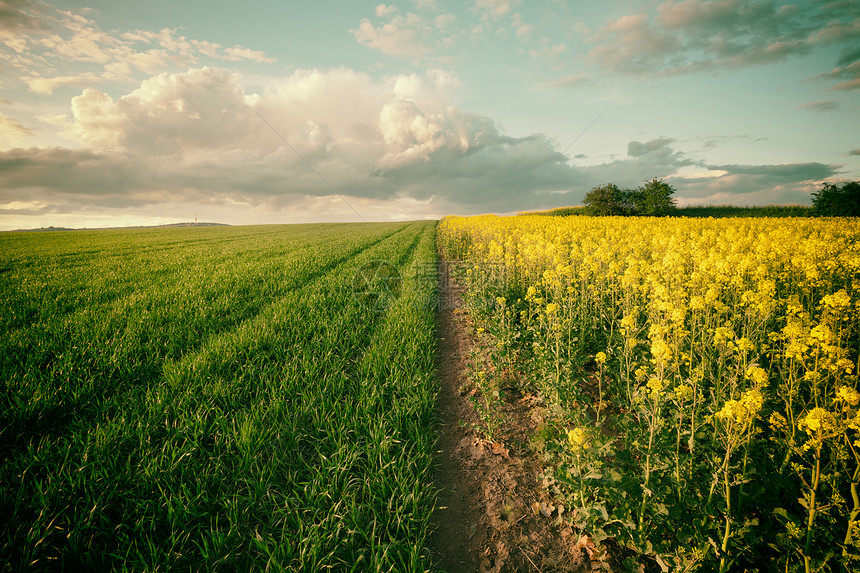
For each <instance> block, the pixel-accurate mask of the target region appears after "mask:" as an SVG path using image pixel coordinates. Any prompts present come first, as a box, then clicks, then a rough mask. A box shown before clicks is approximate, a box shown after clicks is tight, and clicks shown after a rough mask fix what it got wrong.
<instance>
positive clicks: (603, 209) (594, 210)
mask: <svg viewBox="0 0 860 573" xmlns="http://www.w3.org/2000/svg"><path fill="white" fill-rule="evenodd" d="M627 195H628V192H627V191H622V190H621V189H619V188H618V186H617V185H616V184H615V183H607V184H606V185H598V186H597V187H595V188H594V189H592V190H591V191H589V192H588V193H587V194H586V195H585V198H583V200H582V204H583V205H585V206H586V207H587V208H588V211H589V214H591V215H626V214H627Z"/></svg>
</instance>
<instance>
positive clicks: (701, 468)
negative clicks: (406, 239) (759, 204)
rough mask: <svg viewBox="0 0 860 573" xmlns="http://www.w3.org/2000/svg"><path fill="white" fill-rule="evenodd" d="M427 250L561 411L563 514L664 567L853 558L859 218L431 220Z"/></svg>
mask: <svg viewBox="0 0 860 573" xmlns="http://www.w3.org/2000/svg"><path fill="white" fill-rule="evenodd" d="M438 244H439V248H440V251H441V253H442V256H443V257H445V258H448V259H462V260H464V261H467V262H469V264H470V269H471V270H470V274H469V277H470V281H469V284H470V292H469V297H470V299H471V300H473V301H477V300H481V301H491V303H490V304H484V305H483V307H482V308H484V309H485V312H484V316H485V321H486V325H487V326H486V328H487V329H488V331H490V332H492V333H493V334H494V335H495V336H496V338H497V340H498V344H497V345H496V349H497V351H498V353H497V357H498V359H499V360H506V361H508V362H509V363H511V364H515V365H516V366H517V368H518V369H519V370H520V371H521V372H522V374H523V379H524V380H526V381H527V384H530V385H531V386H532V387H533V388H534V390H535V392H537V393H538V394H540V396H541V397H542V398H543V399H544V401H545V402H547V403H548V404H555V406H556V410H555V411H560V412H562V414H561V415H559V416H558V417H557V419H556V420H555V422H554V423H555V428H556V429H557V431H558V433H557V435H558V439H557V440H556V442H557V443H555V446H554V448H555V449H554V450H553V448H550V449H551V450H552V451H554V452H555V455H554V458H553V460H554V461H553V462H552V463H550V464H549V467H548V476H549V477H550V478H551V479H549V483H550V484H551V485H552V484H556V485H554V486H553V487H555V491H557V495H558V496H559V497H561V498H564V499H562V501H567V503H568V504H571V503H572V504H573V505H574V506H576V505H577V504H578V505H579V506H580V510H579V511H578V512H573V515H572V517H571V518H570V519H572V520H574V525H577V526H579V527H580V528H581V529H582V530H583V531H585V532H586V533H589V534H592V535H594V536H595V539H597V538H602V537H607V536H613V537H616V538H617V539H618V540H620V541H622V542H623V543H626V544H627V545H630V546H632V547H634V548H636V549H637V550H639V551H640V552H641V553H645V554H650V555H651V556H652V557H653V558H654V559H657V560H658V561H659V562H660V563H661V564H663V565H666V567H670V568H671V567H675V568H678V570H683V569H684V568H688V569H689V570H695V569H698V568H701V570H711V569H719V570H723V571H725V570H729V569H730V568H731V569H736V568H738V567H748V568H764V569H771V568H779V569H786V568H788V569H794V568H798V569H800V570H806V571H810V570H813V569H815V568H816V567H819V566H823V565H825V564H827V565H836V564H837V563H838V564H840V565H841V566H843V567H847V568H848V569H849V570H851V569H853V570H857V569H856V568H857V567H860V562H858V561H857V558H858V557H857V556H858V555H860V496H858V487H860V486H858V484H860V441H858V437H860V436H858V435H857V432H858V430H859V429H860V407H858V405H860V393H858V391H857V371H858V346H860V336H858V332H860V221H858V220H857V219H806V218H805V219H787V218H783V219H764V218H761V219H752V218H750V219H689V218H683V219H681V218H635V217H633V218H620V217H600V218H598V217H584V216H577V217H566V218H554V217H542V216H516V217H496V216H480V217H468V218H462V217H449V218H446V219H444V220H443V221H442V222H441V223H440V225H439V232H438ZM492 301H495V302H492ZM586 377H588V378H590V379H591V380H593V379H594V378H597V379H598V380H597V381H598V382H599V388H600V389H599V395H598V396H597V397H596V398H595V397H594V396H591V397H587V396H584V395H583V394H582V392H581V391H579V390H577V388H578V387H579V385H578V384H577V381H578V380H582V379H584V378H586ZM583 403H585V404H589V406H588V407H587V408H584V407H583V406H582V404H583ZM603 426H606V427H607V428H609V429H608V430H607V428H603ZM579 428H584V430H583V431H584V432H587V434H588V436H591V437H593V438H595V439H587V438H586V434H585V433H582V432H580V431H579ZM574 430H577V431H576V432H575V433H574ZM607 435H612V436H614V437H612V438H607V437H606V436H607ZM570 436H573V437H570ZM601 436H603V438H602V439H597V438H600V437H601ZM585 444H589V447H591V450H590V451H591V454H590V458H589V460H586V461H588V463H586V462H585V461H583V460H585V458H583V454H582V451H581V450H582V448H583V447H584V445H585ZM573 449H575V450H576V452H575V455H574V454H573V453H572V450H573ZM589 464H590V465H589ZM586 466H587V467H586ZM595 476H596V477H595ZM595 508H596V509H595Z"/></svg>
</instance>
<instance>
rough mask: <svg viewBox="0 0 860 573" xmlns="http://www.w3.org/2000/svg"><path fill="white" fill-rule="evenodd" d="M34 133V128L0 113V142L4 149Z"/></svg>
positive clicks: (22, 141) (15, 144) (13, 145)
mask: <svg viewBox="0 0 860 573" xmlns="http://www.w3.org/2000/svg"><path fill="white" fill-rule="evenodd" d="M35 135H36V132H35V130H33V129H30V128H28V127H24V126H23V125H21V122H19V121H18V120H16V119H13V118H11V117H9V116H7V115H5V114H2V113H0V141H2V142H3V143H2V144H0V145H2V146H3V148H5V149H10V148H12V147H16V146H18V145H21V144H22V143H24V142H25V141H26V140H27V139H30V138H32V137H34V136H35Z"/></svg>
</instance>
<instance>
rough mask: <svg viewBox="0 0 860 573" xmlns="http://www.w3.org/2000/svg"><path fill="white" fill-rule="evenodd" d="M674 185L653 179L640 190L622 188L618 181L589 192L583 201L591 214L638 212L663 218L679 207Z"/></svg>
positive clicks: (640, 187) (587, 212)
mask: <svg viewBox="0 0 860 573" xmlns="http://www.w3.org/2000/svg"><path fill="white" fill-rule="evenodd" d="M674 193H675V189H674V187H672V186H671V185H669V184H668V183H666V182H665V181H663V180H662V179H652V180H651V181H648V182H647V183H645V184H644V185H641V186H639V187H637V188H636V189H621V188H619V187H618V186H617V185H616V184H615V183H607V184H605V185H598V186H597V187H595V188H594V189H592V190H591V191H589V192H588V193H587V194H586V195H585V198H584V199H583V200H582V204H583V205H584V206H585V209H584V211H585V213H586V214H588V215H638V216H645V217H648V216H651V217H662V216H664V215H671V214H672V213H673V212H674V211H675V210H676V209H677V208H678V207H677V205H675V199H673V198H672V195H673V194H674Z"/></svg>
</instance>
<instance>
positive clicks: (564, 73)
mask: <svg viewBox="0 0 860 573" xmlns="http://www.w3.org/2000/svg"><path fill="white" fill-rule="evenodd" d="M787 1H790V0H787ZM654 178H660V179H663V180H665V181H666V182H668V183H669V184H671V185H672V187H673V188H674V189H675V198H676V199H677V202H678V204H680V205H696V204H713V205H719V204H733V205H768V204H809V203H810V202H811V193H813V192H814V191H816V190H817V189H820V188H821V185H822V184H823V183H824V182H831V183H838V182H840V181H851V180H858V179H860V3H857V2H856V1H855V0H850V1H848V0H836V1H833V2H831V1H820V2H819V1H806V2H804V1H797V2H794V3H785V4H783V3H782V2H780V1H772V0H679V1H676V0H665V1H655V2H650V1H621V0H607V1H605V2H576V1H569V2H566V1H562V0H546V1H544V2H524V1H521V0H520V1H518V0H466V1H456V2H455V1H450V2H449V1H446V0H395V1H394V2H392V3H390V4H379V3H375V2H362V1H355V0H350V1H338V2H335V1H330V0H319V1H316V2H282V1H274V0H272V1H254V0H247V1H245V2H235V1H234V0H229V1H226V0H205V1H203V0H200V1H198V0H194V1H183V0H170V1H167V0H148V1H147V2H117V1H116V0H92V1H89V2H71V1H65V0H57V1H55V2H40V1H36V0H0V230H9V229H18V228H38V227H47V226H55V227H106V226H125V225H157V224H166V223H175V222H181V221H193V220H195V218H197V220H199V221H211V222H219V223H227V224H258V223H259V224H267V223H301V222H322V221H329V222H336V221H393V220H411V219H435V218H440V217H443V216H445V215H450V214H460V215H469V214H477V213H500V214H506V213H514V212H518V211H527V210H538V209H547V208H551V207H558V206H565V205H578V204H580V203H581V201H582V198H583V197H584V195H585V194H586V193H587V192H588V191H589V190H590V189H592V188H593V187H595V186H597V185H602V184H605V183H615V184H616V185H618V186H619V187H622V188H635V187H638V186H640V185H642V184H644V183H645V182H647V181H649V180H651V179H654Z"/></svg>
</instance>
